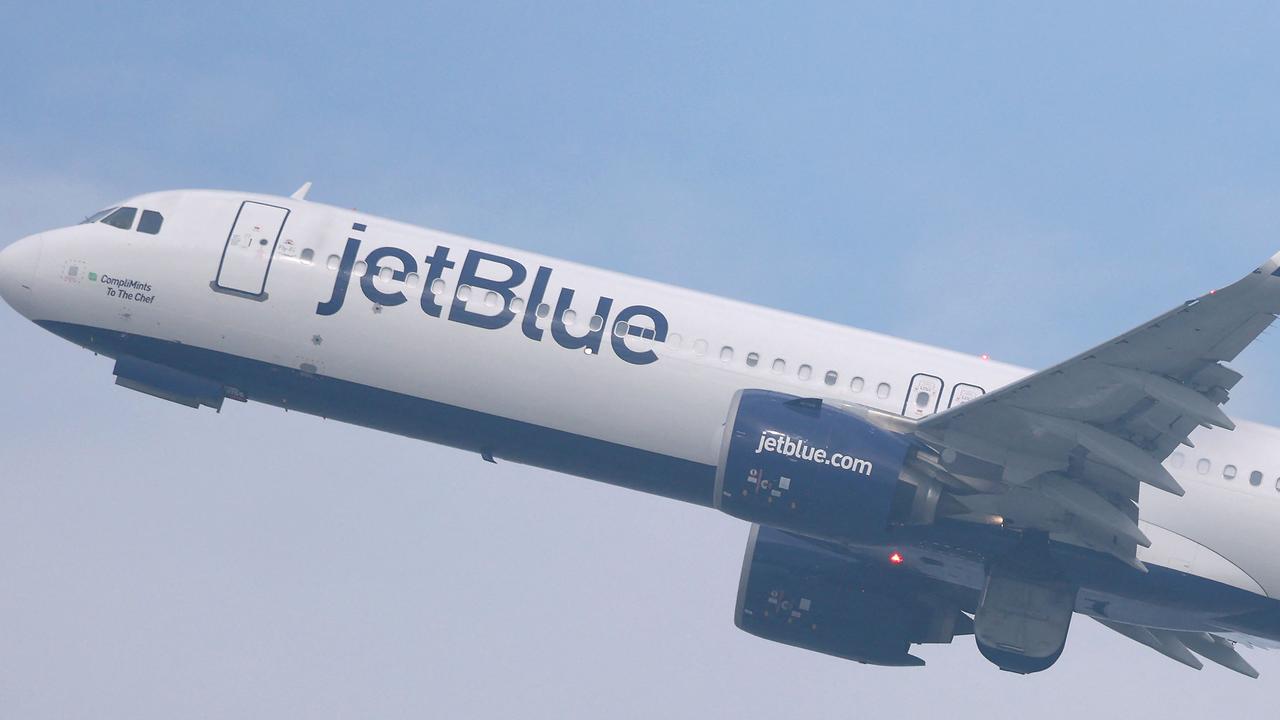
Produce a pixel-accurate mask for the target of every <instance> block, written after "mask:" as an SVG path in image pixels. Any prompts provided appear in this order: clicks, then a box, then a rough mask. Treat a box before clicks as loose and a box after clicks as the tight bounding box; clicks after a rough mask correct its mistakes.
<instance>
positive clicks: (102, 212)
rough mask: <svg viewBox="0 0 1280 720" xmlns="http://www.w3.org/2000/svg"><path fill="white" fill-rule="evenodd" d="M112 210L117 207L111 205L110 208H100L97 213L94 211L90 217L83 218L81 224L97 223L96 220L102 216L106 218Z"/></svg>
mask: <svg viewBox="0 0 1280 720" xmlns="http://www.w3.org/2000/svg"><path fill="white" fill-rule="evenodd" d="M112 210H115V208H113V207H109V208H107V209H106V210H99V211H98V212H96V213H94V214H92V215H90V216H89V217H87V218H85V219H84V220H81V221H80V224H81V225H88V224H90V223H96V222H98V221H99V220H101V219H102V218H104V217H106V216H108V215H110V214H111V211H112Z"/></svg>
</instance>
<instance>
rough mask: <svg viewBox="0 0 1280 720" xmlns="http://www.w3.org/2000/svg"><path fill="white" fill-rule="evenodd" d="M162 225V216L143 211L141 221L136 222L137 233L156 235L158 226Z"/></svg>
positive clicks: (150, 211) (151, 211) (158, 229)
mask: <svg viewBox="0 0 1280 720" xmlns="http://www.w3.org/2000/svg"><path fill="white" fill-rule="evenodd" d="M161 225H164V216H163V215H161V214H160V213H158V212H156V211H155V210H143V211H142V219H141V220H139V221H138V232H141V233H146V234H148V235H156V234H158V233H159V232H160V226H161Z"/></svg>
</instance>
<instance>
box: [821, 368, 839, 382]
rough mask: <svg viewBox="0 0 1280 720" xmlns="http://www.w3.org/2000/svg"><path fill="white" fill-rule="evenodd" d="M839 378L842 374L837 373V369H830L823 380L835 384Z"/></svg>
mask: <svg viewBox="0 0 1280 720" xmlns="http://www.w3.org/2000/svg"><path fill="white" fill-rule="evenodd" d="M839 379H840V376H839V375H838V374H837V373H836V371H835V370H828V371H827V375H826V377H824V378H822V382H824V383H826V384H828V385H835V384H836V381H837V380H839Z"/></svg>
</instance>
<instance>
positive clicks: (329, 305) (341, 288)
mask: <svg viewBox="0 0 1280 720" xmlns="http://www.w3.org/2000/svg"><path fill="white" fill-rule="evenodd" d="M359 251H360V241H359V240H357V239H355V238H347V247H346V249H345V250H343V251H342V263H341V264H340V265H338V280H337V282H335V283H334V285H333V295H331V296H330V297H329V299H328V301H326V302H322V303H319V304H317V305H316V314H317V315H333V314H335V313H337V312H338V311H339V310H341V309H342V303H344V302H346V300H347V286H348V285H350V284H351V268H353V267H355V265H356V253H358V252H359Z"/></svg>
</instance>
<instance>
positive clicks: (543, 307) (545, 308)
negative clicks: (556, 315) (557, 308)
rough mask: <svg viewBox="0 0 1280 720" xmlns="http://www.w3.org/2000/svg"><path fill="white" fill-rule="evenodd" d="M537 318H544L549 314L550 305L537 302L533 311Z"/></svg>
mask: <svg viewBox="0 0 1280 720" xmlns="http://www.w3.org/2000/svg"><path fill="white" fill-rule="evenodd" d="M535 314H536V315H537V316H538V319H539V320H546V319H547V317H548V316H549V315H551V306H550V305H548V304H546V303H539V304H538V309H537V310H536V311H535Z"/></svg>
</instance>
